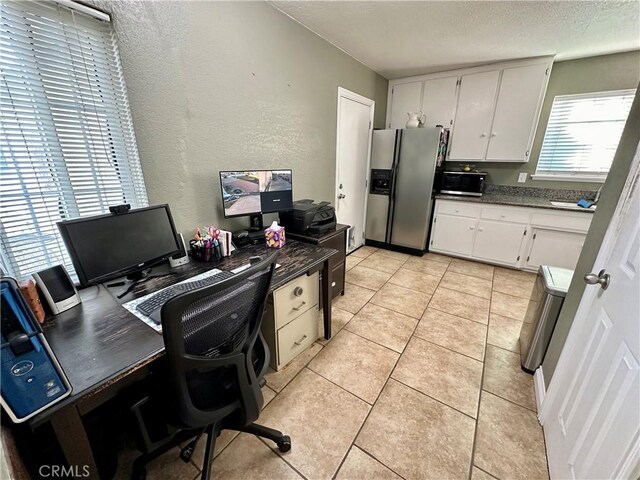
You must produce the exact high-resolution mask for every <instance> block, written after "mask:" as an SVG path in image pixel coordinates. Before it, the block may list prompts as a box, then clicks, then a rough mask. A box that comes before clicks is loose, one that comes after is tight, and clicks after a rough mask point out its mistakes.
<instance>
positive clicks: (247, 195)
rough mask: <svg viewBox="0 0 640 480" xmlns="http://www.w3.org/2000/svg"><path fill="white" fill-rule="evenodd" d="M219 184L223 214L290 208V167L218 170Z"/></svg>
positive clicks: (233, 215)
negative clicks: (279, 168)
mask: <svg viewBox="0 0 640 480" xmlns="http://www.w3.org/2000/svg"><path fill="white" fill-rule="evenodd" d="M220 186H221V189H222V203H223V207H224V216H225V217H238V216H242V215H259V214H261V213H273V212H283V211H287V210H291V209H292V208H293V191H292V182H291V170H251V171H243V172H229V171H225V172H220Z"/></svg>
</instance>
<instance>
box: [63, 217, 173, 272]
mask: <svg viewBox="0 0 640 480" xmlns="http://www.w3.org/2000/svg"><path fill="white" fill-rule="evenodd" d="M58 228H59V229H60V233H61V234H62V238H63V239H64V243H65V244H66V246H67V250H68V251H69V255H70V256H71V260H72V261H73V266H74V267H75V269H76V273H77V274H78V278H79V279H80V283H81V284H82V285H89V284H93V283H99V282H103V281H105V280H108V279H110V278H115V277H119V276H122V275H125V274H128V273H133V272H136V271H140V270H142V269H144V268H147V267H149V266H151V265H153V264H155V263H158V262H160V261H162V260H166V259H167V258H169V257H170V256H171V255H173V254H175V253H176V252H178V251H179V250H180V245H179V244H178V240H177V233H176V229H175V226H174V224H173V218H172V217H171V211H170V210H169V205H156V206H153V207H147V208H138V209H135V210H130V211H129V212H127V213H122V214H118V215H114V214H108V215H98V216H95V217H86V218H77V219H73V220H67V221H63V222H59V223H58Z"/></svg>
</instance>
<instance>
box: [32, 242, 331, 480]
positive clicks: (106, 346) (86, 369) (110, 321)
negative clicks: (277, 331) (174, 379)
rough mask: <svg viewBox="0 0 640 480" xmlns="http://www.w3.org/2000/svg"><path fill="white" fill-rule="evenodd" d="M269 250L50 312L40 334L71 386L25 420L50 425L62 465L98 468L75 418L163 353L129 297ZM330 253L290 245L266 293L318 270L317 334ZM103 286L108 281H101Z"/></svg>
mask: <svg viewBox="0 0 640 480" xmlns="http://www.w3.org/2000/svg"><path fill="white" fill-rule="evenodd" d="M272 251H273V250H271V249H268V248H267V247H266V246H264V245H254V246H249V247H245V248H242V249H240V250H238V251H236V252H234V254H233V255H232V256H231V257H227V258H224V259H223V260H221V261H220V262H214V263H201V262H196V261H194V260H192V261H191V262H190V263H189V264H187V265H184V266H182V267H177V268H174V269H169V266H168V265H163V266H159V267H156V268H154V269H153V272H152V275H155V274H159V273H163V272H169V271H171V272H174V274H173V275H169V276H166V277H163V278H154V279H151V280H148V281H147V282H144V283H140V284H139V285H138V286H136V288H135V289H134V290H133V291H132V292H131V293H129V294H128V295H127V296H126V297H124V298H122V299H120V300H117V299H116V298H115V295H117V294H118V293H120V292H121V291H122V290H123V289H124V288H125V287H114V288H107V287H106V286H104V285H100V286H95V287H89V288H86V289H84V290H81V291H80V296H81V298H82V304H81V305H78V306H77V307H74V308H72V309H70V310H68V311H66V312H63V313H61V314H60V315H57V316H56V317H55V318H54V319H53V320H51V321H48V322H47V323H45V324H44V325H43V329H44V334H45V337H46V338H47V340H48V342H49V344H50V345H51V348H52V350H53V351H54V353H55V354H56V356H57V358H58V361H59V362H60V364H61V365H62V368H63V370H64V372H65V374H66V375H67V377H68V378H69V381H70V382H71V386H72V387H73V391H72V394H71V395H70V396H69V397H67V398H66V399H65V400H63V401H61V402H59V403H57V404H55V405H53V406H52V407H51V408H49V409H47V410H45V411H44V412H42V413H41V414H39V415H37V416H36V417H34V418H32V419H31V420H30V425H31V426H32V427H37V426H39V425H41V424H43V423H45V422H49V421H50V422H51V425H52V426H53V429H54V431H55V433H56V436H57V438H58V441H59V443H60V446H61V447H62V451H63V453H64V455H65V458H66V460H67V462H68V464H69V465H79V466H83V465H88V466H89V469H90V471H91V478H97V477H98V474H97V468H96V464H95V460H94V458H93V453H92V452H91V447H90V446H89V440H88V437H87V434H86V431H85V429H84V425H83V423H82V416H83V415H85V414H86V413H88V412H90V411H91V410H93V409H94V408H96V407H98V406H99V405H101V404H103V403H104V402H106V401H107V400H109V399H111V398H113V397H114V396H116V395H117V394H118V392H119V391H121V390H122V389H123V388H125V387H126V386H128V385H130V384H132V383H134V382H136V381H139V380H140V379H142V378H144V377H145V376H146V374H147V373H148V365H149V364H150V363H151V362H153V361H154V360H156V359H157V358H159V357H161V356H162V355H164V343H163V340H162V335H159V334H158V333H156V332H155V331H154V330H153V329H151V328H150V327H148V326H147V325H146V324H144V323H143V322H142V321H140V320H139V319H138V318H136V317H135V316H134V315H133V314H131V313H130V312H129V311H127V310H126V309H125V308H124V307H122V306H121V305H122V303H126V302H128V301H130V300H133V299H134V298H138V297H141V296H144V295H147V294H148V293H152V292H154V291H157V290H159V289H161V288H164V287H166V286H169V285H171V284H174V283H176V282H179V281H182V280H185V279H188V278H190V277H193V276H194V275H197V274H199V273H202V272H204V271H207V270H210V269H212V268H218V269H220V270H232V269H234V268H236V267H239V266H242V265H246V264H247V263H249V257H251V256H254V255H263V256H264V255H266V254H268V253H270V252H272ZM335 253H336V251H335V250H333V249H329V248H322V247H318V246H315V245H310V244H306V243H302V242H297V241H295V240H289V241H288V242H287V245H286V246H285V247H283V248H282V249H281V250H280V252H279V256H278V260H277V262H278V263H279V264H280V265H281V266H280V268H278V269H276V271H275V273H274V277H273V282H272V284H271V290H275V289H277V288H278V287H280V286H282V285H284V284H286V283H288V282H289V281H291V280H292V279H294V278H296V277H299V276H300V275H304V274H305V273H307V274H308V273H313V272H316V271H318V270H321V271H322V275H323V281H322V292H321V295H322V298H323V301H324V302H325V305H327V307H328V308H324V309H323V314H324V318H323V320H324V336H325V338H326V339H329V338H331V294H330V290H331V268H330V264H329V259H330V258H331V257H332V256H333V255H334V254H335ZM107 283H109V282H107Z"/></svg>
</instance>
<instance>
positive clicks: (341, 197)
mask: <svg viewBox="0 0 640 480" xmlns="http://www.w3.org/2000/svg"><path fill="white" fill-rule="evenodd" d="M345 197H346V195H345V194H344V193H341V194H340V195H338V200H342V199H343V198H345Z"/></svg>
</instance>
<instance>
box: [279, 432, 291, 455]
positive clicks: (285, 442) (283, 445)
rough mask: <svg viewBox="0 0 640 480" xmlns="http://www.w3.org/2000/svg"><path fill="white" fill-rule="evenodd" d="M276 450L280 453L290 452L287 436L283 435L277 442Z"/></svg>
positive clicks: (289, 441) (289, 438)
mask: <svg viewBox="0 0 640 480" xmlns="http://www.w3.org/2000/svg"><path fill="white" fill-rule="evenodd" d="M278 450H280V451H281V452H282V453H285V452H288V451H289V450H291V437H290V436H289V435H284V436H283V437H282V440H281V441H280V442H278Z"/></svg>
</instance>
